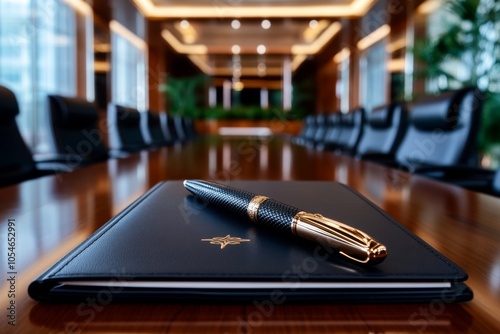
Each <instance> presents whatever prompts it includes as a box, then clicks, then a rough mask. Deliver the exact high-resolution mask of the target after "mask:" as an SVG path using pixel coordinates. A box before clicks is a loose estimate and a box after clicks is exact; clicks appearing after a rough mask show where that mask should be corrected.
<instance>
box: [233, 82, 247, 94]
mask: <svg viewBox="0 0 500 334" xmlns="http://www.w3.org/2000/svg"><path fill="white" fill-rule="evenodd" d="M243 88H245V85H243V82H241V81H237V82H235V83H233V89H234V90H235V91H237V92H240V91H242V90H243Z"/></svg>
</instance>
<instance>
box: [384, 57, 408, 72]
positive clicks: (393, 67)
mask: <svg viewBox="0 0 500 334" xmlns="http://www.w3.org/2000/svg"><path fill="white" fill-rule="evenodd" d="M387 69H388V70H389V72H391V73H394V72H404V71H405V59H404V58H396V59H391V60H389V61H388V62H387Z"/></svg>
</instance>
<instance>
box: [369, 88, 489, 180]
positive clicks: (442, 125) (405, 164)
mask: <svg viewBox="0 0 500 334" xmlns="http://www.w3.org/2000/svg"><path fill="white" fill-rule="evenodd" d="M481 111H482V94H481V92H480V91H479V90H477V89H476V88H474V87H468V88H463V89H459V90H455V91H450V92H447V93H443V94H441V95H439V96H435V97H427V98H424V99H421V100H419V101H417V102H416V103H415V104H413V106H412V108H411V112H410V114H409V122H408V123H409V124H408V130H407V131H406V134H405V136H404V138H403V141H402V142H401V145H400V146H399V148H398V149H397V151H396V155H395V158H394V159H393V160H387V159H383V160H379V161H380V162H382V163H384V164H386V165H388V166H392V167H397V168H401V169H405V170H408V171H411V172H416V173H419V174H423V175H427V176H429V177H433V178H437V179H443V178H446V175H445V174H446V173H447V172H448V171H451V170H452V169H453V168H455V167H457V166H472V167H476V166H477V148H476V140H477V133H478V129H479V120H480V117H481Z"/></svg>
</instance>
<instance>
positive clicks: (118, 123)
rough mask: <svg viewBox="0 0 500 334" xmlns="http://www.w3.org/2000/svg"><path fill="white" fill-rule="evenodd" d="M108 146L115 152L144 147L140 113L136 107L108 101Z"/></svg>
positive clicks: (145, 145)
mask: <svg viewBox="0 0 500 334" xmlns="http://www.w3.org/2000/svg"><path fill="white" fill-rule="evenodd" d="M108 127H109V146H110V148H111V149H112V150H114V151H116V152H137V151H139V150H142V149H146V148H147V147H148V145H147V144H146V142H145V140H144V137H143V135H142V131H141V115H140V113H139V111H138V110H137V109H134V108H127V107H124V106H120V105H116V104H112V103H110V104H109V105H108Z"/></svg>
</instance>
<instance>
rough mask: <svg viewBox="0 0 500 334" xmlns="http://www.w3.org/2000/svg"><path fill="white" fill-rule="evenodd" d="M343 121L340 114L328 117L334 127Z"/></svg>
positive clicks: (336, 113)
mask: <svg viewBox="0 0 500 334" xmlns="http://www.w3.org/2000/svg"><path fill="white" fill-rule="evenodd" d="M341 121H342V114H341V113H340V112H335V113H333V114H330V115H329V116H328V122H329V123H330V124H332V125H338V124H340V122H341Z"/></svg>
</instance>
